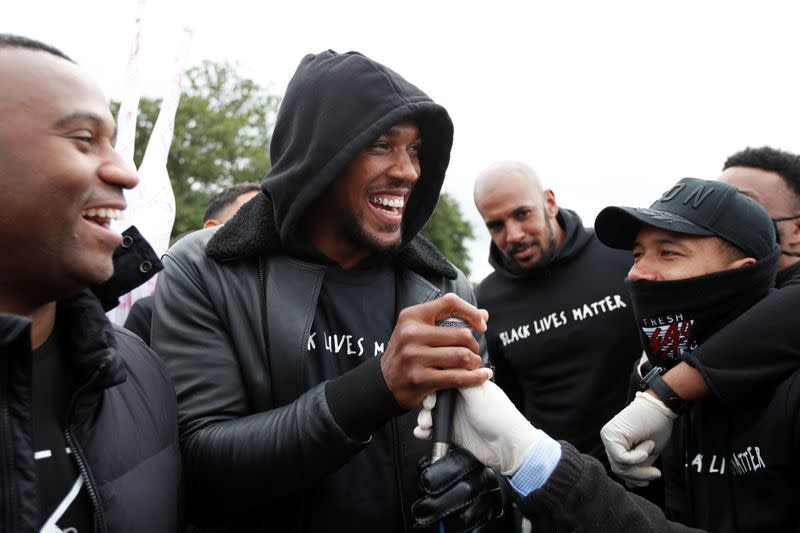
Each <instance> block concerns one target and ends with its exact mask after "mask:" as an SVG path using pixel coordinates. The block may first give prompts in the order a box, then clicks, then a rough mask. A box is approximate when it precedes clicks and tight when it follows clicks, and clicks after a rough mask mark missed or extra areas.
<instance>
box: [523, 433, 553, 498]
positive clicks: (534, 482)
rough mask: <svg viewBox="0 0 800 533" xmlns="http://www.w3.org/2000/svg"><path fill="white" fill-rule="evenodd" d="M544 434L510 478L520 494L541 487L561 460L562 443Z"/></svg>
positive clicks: (524, 494) (525, 494) (525, 493)
mask: <svg viewBox="0 0 800 533" xmlns="http://www.w3.org/2000/svg"><path fill="white" fill-rule="evenodd" d="M542 435H543V439H542V441H541V442H539V443H538V444H537V445H536V447H535V448H534V450H533V451H532V452H531V454H530V456H529V457H528V459H527V461H525V462H524V463H523V464H522V466H521V467H520V468H519V470H517V473H516V474H514V476H513V477H512V478H511V480H510V481H511V486H512V487H514V490H515V491H517V493H519V495H520V496H527V495H528V494H530V493H531V492H533V491H535V490H536V489H538V488H541V487H542V486H543V485H544V484H545V483H546V482H547V480H548V478H549V477H550V474H552V473H553V470H555V469H556V466H557V465H558V462H559V461H560V460H561V444H559V443H558V441H555V440H553V439H551V438H550V437H549V436H548V435H546V434H544V433H542Z"/></svg>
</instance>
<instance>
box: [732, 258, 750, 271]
mask: <svg viewBox="0 0 800 533" xmlns="http://www.w3.org/2000/svg"><path fill="white" fill-rule="evenodd" d="M754 263H757V261H756V260H755V258H753V257H743V258H741V259H737V260H736V261H734V262H732V263H731V264H730V265H728V269H729V270H733V269H734V268H742V267H743V266H747V265H752V264H754Z"/></svg>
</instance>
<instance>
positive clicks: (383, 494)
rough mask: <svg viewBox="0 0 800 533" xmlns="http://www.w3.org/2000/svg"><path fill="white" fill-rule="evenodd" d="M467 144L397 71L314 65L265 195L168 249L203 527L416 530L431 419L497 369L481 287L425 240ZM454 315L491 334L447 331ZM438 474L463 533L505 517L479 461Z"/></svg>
mask: <svg viewBox="0 0 800 533" xmlns="http://www.w3.org/2000/svg"><path fill="white" fill-rule="evenodd" d="M452 139H453V126H452V122H451V121H450V117H449V116H448V114H447V112H446V111H445V109H444V108H443V107H442V106H440V105H438V104H436V103H434V102H433V101H431V99H430V98H428V96H427V95H425V94H424V93H423V92H422V91H420V90H419V89H418V88H417V87H415V86H414V85H412V84H410V83H409V82H407V81H406V80H405V79H403V78H402V77H401V76H399V75H398V74H397V73H395V72H393V71H392V70H390V69H388V68H386V67H385V66H383V65H381V64H379V63H377V62H375V61H372V60H371V59H369V58H367V57H365V56H363V55H361V54H358V53H355V52H351V53H347V54H337V53H335V52H333V51H327V52H322V53H320V54H316V55H308V56H306V57H305V58H304V59H303V60H302V62H301V63H300V66H299V67H298V69H297V72H296V73H295V75H294V77H293V78H292V80H291V81H290V83H289V86H288V88H287V90H286V94H285V96H284V99H283V103H282V105H281V109H280V112H279V114H278V118H277V121H276V125H275V131H274V134H273V137H272V144H271V146H270V156H271V160H272V164H273V166H272V168H271V170H270V171H269V173H268V174H267V176H266V177H265V178H264V180H263V183H262V194H259V195H257V196H256V197H255V198H253V199H252V200H251V201H249V202H248V203H247V204H245V205H244V206H242V207H241V208H240V209H239V211H238V212H237V214H236V215H235V216H234V217H233V218H232V219H231V220H230V221H228V222H227V223H226V224H225V225H224V226H222V227H217V228H210V229H206V230H201V231H198V232H196V233H194V234H192V235H189V236H187V237H185V238H184V239H182V240H181V241H179V242H178V243H177V244H176V245H175V246H173V247H172V249H170V250H169V251H168V252H167V254H166V255H165V257H164V263H165V270H164V273H163V274H162V276H160V277H159V283H158V287H157V290H156V302H155V313H154V318H153V331H152V345H153V347H154V349H155V350H156V351H157V352H158V353H159V354H160V355H161V356H162V357H163V358H164V360H165V361H166V364H167V368H168V370H169V371H170V372H171V374H172V377H173V380H174V383H175V388H176V391H177V395H178V404H179V424H180V435H181V442H182V446H183V452H184V462H185V467H186V476H187V491H188V493H189V512H190V514H191V517H192V520H193V521H194V522H196V523H198V524H199V525H206V524H208V525H212V526H215V527H217V528H218V529H217V530H219V529H223V530H225V529H228V530H234V531H313V532H320V531H348V532H352V531H411V528H412V523H411V504H412V503H413V502H414V500H415V499H416V498H417V497H418V496H417V493H418V490H419V489H418V483H417V475H418V464H419V461H420V459H421V458H422V457H423V456H426V455H428V454H429V453H430V447H429V446H426V445H421V444H419V443H416V442H414V439H413V438H412V435H411V433H412V428H413V426H414V419H415V416H416V408H417V407H418V406H419V404H420V403H421V402H422V400H423V399H424V398H425V396H426V395H427V394H428V393H430V392H432V391H435V390H437V389H441V388H449V387H454V386H461V385H464V384H469V383H471V384H477V383H481V382H483V381H485V380H486V379H487V378H488V377H489V376H490V374H491V372H490V371H489V370H488V369H486V368H483V364H482V358H481V355H480V354H481V352H482V350H481V348H480V342H481V341H482V340H483V336H482V333H481V332H483V331H484V330H485V328H486V325H485V314H484V313H483V312H480V311H479V310H478V309H477V308H476V307H474V305H472V303H471V302H474V298H473V295H472V291H471V289H470V285H469V282H468V281H467V279H466V277H465V276H464V275H463V274H462V273H461V272H459V271H458V270H456V269H455V268H454V267H453V266H452V265H451V264H450V263H449V262H448V261H447V260H445V259H444V258H443V257H442V256H441V255H440V254H439V252H438V251H437V250H436V249H435V248H434V247H433V246H432V245H431V244H430V243H429V242H427V241H426V240H425V239H423V238H422V237H419V236H418V235H417V233H418V232H419V230H420V229H421V228H422V227H423V226H424V224H425V222H426V221H427V220H428V218H429V217H430V215H431V213H432V212H433V209H434V207H435V206H436V202H437V200H438V195H439V191H440V188H441V186H442V182H443V180H444V175H445V170H446V168H447V165H448V161H449V156H450V147H451V145H452ZM450 293H454V294H450ZM451 315H453V316H458V317H460V318H462V319H464V320H465V321H466V322H467V323H469V325H470V326H471V327H472V328H473V330H474V331H475V332H476V336H473V334H472V333H471V332H470V331H469V330H468V329H466V328H443V327H439V326H436V325H435V323H436V322H437V321H440V320H443V319H445V318H447V317H449V316H451ZM409 411H410V412H409ZM439 465H441V466H439ZM435 466H436V467H438V468H441V469H444V470H445V471H448V472H449V471H452V470H460V472H461V474H462V477H461V479H462V483H461V484H460V485H459V488H460V489H466V492H463V491H462V493H461V494H462V498H461V499H460V501H459V502H458V505H455V506H452V507H451V508H450V511H451V512H450V513H449V516H448V531H456V530H457V529H466V528H469V527H472V526H476V525H480V524H484V523H485V522H486V521H487V520H489V519H490V518H492V516H494V515H495V514H499V513H500V512H501V511H500V507H499V506H498V505H499V504H500V501H499V500H500V498H499V496H500V492H501V491H498V490H497V489H498V487H499V485H498V483H499V482H498V479H497V477H496V476H495V475H494V474H493V472H492V471H491V470H488V469H485V468H483V467H482V466H480V465H479V464H478V463H477V462H476V461H475V460H474V458H469V460H467V461H466V463H465V462H464V456H463V455H458V456H447V457H445V458H443V459H441V460H439V462H437V463H436V465H435ZM459 467H460V468H459ZM496 504H498V505H496ZM431 526H432V527H433V526H435V525H433V524H431ZM430 529H431V528H428V530H430Z"/></svg>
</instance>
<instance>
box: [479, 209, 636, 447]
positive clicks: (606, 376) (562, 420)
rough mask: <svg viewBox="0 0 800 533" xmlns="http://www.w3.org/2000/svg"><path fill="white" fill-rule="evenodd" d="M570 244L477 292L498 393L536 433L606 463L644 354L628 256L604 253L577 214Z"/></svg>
mask: <svg viewBox="0 0 800 533" xmlns="http://www.w3.org/2000/svg"><path fill="white" fill-rule="evenodd" d="M558 222H559V224H561V226H562V228H563V229H564V241H563V243H562V245H561V246H560V247H559V249H558V250H557V251H556V253H555V256H554V257H553V259H552V260H551V262H550V263H549V264H548V265H546V266H542V267H538V268H536V269H533V270H530V271H528V272H525V273H522V274H519V273H514V272H511V271H509V270H508V269H507V268H506V267H505V266H504V262H503V259H502V254H501V252H500V250H499V249H498V248H497V247H496V246H495V245H494V243H492V245H491V252H490V262H491V263H492V265H493V266H494V267H495V271H494V273H492V274H490V275H489V276H488V277H487V278H486V279H485V280H484V281H483V282H482V283H481V284H480V285H479V286H478V288H477V290H476V296H477V298H478V304H479V305H480V306H481V307H484V308H486V309H487V310H488V311H489V329H488V331H487V333H486V339H487V343H488V347H489V356H490V358H491V360H492V363H493V364H494V365H495V375H496V380H497V383H498V385H500V386H501V387H502V388H503V389H504V390H505V391H506V393H508V394H509V396H511V398H512V399H513V400H514V401H515V403H516V405H517V406H518V407H519V408H520V410H521V411H522V412H523V413H525V415H526V416H527V417H528V419H529V420H531V421H532V422H533V423H534V424H535V425H536V426H537V427H539V428H541V429H542V430H544V431H546V432H547V433H548V434H550V435H552V436H553V438H557V439H562V440H566V441H568V442H570V443H571V444H573V445H574V446H575V447H576V448H578V449H579V450H580V451H582V452H584V453H589V454H591V455H593V456H595V457H597V458H598V459H600V460H601V461H603V462H607V459H606V457H605V452H604V449H603V445H602V443H601V442H600V428H601V427H602V426H603V424H605V423H606V422H607V421H608V420H609V419H610V418H611V417H612V416H614V415H615V414H616V413H617V412H618V411H619V410H620V409H622V408H623V407H624V405H625V399H626V393H627V388H628V380H629V376H630V372H631V367H632V365H633V362H634V361H635V360H636V358H637V357H639V355H640V354H641V344H640V342H639V334H638V332H637V330H636V322H635V320H634V319H633V314H632V307H631V304H630V296H629V295H628V291H627V290H626V288H625V284H624V280H625V276H626V274H627V272H628V270H629V269H630V266H631V264H632V258H631V255H630V253H629V252H622V251H619V250H612V249H610V248H607V247H605V246H603V245H602V244H601V243H600V242H599V241H598V240H597V239H596V238H595V237H594V233H593V232H592V231H591V230H589V229H586V228H584V227H583V225H582V223H581V219H580V218H579V217H578V215H577V214H575V213H574V212H572V211H569V210H566V209H560V210H559V212H558Z"/></svg>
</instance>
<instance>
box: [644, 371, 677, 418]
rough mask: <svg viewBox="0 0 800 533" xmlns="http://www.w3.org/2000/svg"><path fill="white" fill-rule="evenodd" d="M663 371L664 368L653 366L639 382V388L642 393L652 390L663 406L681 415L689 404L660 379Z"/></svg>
mask: <svg viewBox="0 0 800 533" xmlns="http://www.w3.org/2000/svg"><path fill="white" fill-rule="evenodd" d="M665 371H666V369H665V368H664V367H661V366H654V367H653V369H652V370H650V372H648V373H647V374H645V375H644V377H643V378H642V381H640V382H639V388H640V389H642V390H643V391H645V390H647V389H650V390H652V391H653V392H654V393H655V395H656V397H657V398H658V399H659V400H661V401H662V402H664V405H666V406H667V407H669V408H670V409H671V410H672V411H674V412H675V413H677V414H681V413H682V412H683V411H684V410H686V407H687V406H688V405H689V402H687V401H686V400H684V399H683V398H681V397H680V396H678V393H677V392H675V391H674V390H672V387H670V386H669V385H667V382H666V381H664V378H662V377H661V374H663V373H664V372H665Z"/></svg>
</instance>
